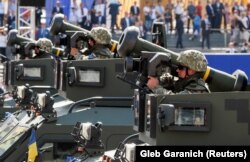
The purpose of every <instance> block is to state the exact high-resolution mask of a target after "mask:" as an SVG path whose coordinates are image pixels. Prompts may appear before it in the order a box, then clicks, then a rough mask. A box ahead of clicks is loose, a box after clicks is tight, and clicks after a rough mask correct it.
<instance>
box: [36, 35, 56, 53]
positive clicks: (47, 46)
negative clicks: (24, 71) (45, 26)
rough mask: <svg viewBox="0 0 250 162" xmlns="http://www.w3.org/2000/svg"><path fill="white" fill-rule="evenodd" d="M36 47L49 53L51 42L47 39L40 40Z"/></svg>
mask: <svg viewBox="0 0 250 162" xmlns="http://www.w3.org/2000/svg"><path fill="white" fill-rule="evenodd" d="M36 45H37V46H38V47H39V48H40V50H42V51H44V52H46V53H51V52H52V46H53V44H52V42H51V40H49V39H47V38H40V39H38V40H37V42H36Z"/></svg>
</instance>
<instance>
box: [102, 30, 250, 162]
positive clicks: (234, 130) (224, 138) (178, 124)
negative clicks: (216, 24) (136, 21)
mask: <svg viewBox="0 0 250 162" xmlns="http://www.w3.org/2000/svg"><path fill="white" fill-rule="evenodd" d="M118 52H119V53H120V54H121V55H123V56H124V57H125V58H124V59H125V65H124V71H125V72H126V73H130V72H132V71H137V72H139V75H138V76H139V77H138V80H137V84H138V85H140V88H137V89H135V90H134V97H133V105H132V108H133V129H134V130H135V131H136V132H137V133H136V134H134V135H131V136H128V137H127V138H126V139H124V140H123V141H122V142H121V143H120V145H118V146H117V149H116V150H112V151H108V152H105V153H104V155H103V157H102V161H103V162H125V161H129V162H134V161H136V156H135V155H136V149H135V148H136V146H218V145H219V146H236V145H237V146H239V145H240V146H249V144H250V143H249V141H250V133H249V132H250V131H249V128H250V127H249V120H248V118H249V109H250V105H249V102H250V85H249V84H248V83H247V81H248V78H247V76H246V75H245V73H244V72H243V71H240V70H237V72H236V73H237V75H236V73H235V74H232V75H230V74H227V73H225V72H222V71H219V70H216V69H213V68H211V67H208V70H207V71H206V72H205V74H203V75H206V77H205V78H204V79H205V80H206V81H207V82H208V84H209V85H210V86H211V87H213V88H212V92H211V93H207V94H172V95H162V94H161V95H160V94H153V93H152V92H150V91H147V90H144V89H147V87H146V82H147V79H145V78H147V76H148V75H153V74H154V75H155V74H156V75H161V73H158V72H159V69H158V68H159V66H161V68H162V67H166V66H169V67H170V68H174V66H173V65H175V64H178V62H177V61H176V58H177V57H178V54H177V53H175V52H173V51H169V50H167V49H164V48H162V47H160V46H157V45H154V44H152V43H150V42H147V41H144V40H142V39H140V38H138V31H137V29H136V28H134V27H129V28H127V29H126V30H125V32H124V33H123V35H122V36H121V38H120V40H119V44H118ZM133 56H137V57H140V59H139V60H138V59H133ZM169 72H170V73H171V70H170V71H169ZM172 74H173V73H172ZM141 78H144V79H141ZM206 78H207V79H206ZM222 78H223V79H222Z"/></svg>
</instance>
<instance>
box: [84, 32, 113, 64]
mask: <svg viewBox="0 0 250 162" xmlns="http://www.w3.org/2000/svg"><path fill="white" fill-rule="evenodd" d="M110 45H111V33H110V32H109V31H108V30H107V29H106V28H103V27H94V28H92V29H91V31H90V38H89V39H88V50H87V51H85V52H84V54H85V55H87V56H84V57H83V59H95V58H99V59H105V58H110V57H112V53H111V51H110V50H109V46H110Z"/></svg>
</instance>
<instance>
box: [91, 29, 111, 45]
mask: <svg viewBox="0 0 250 162" xmlns="http://www.w3.org/2000/svg"><path fill="white" fill-rule="evenodd" d="M90 36H91V37H92V38H93V39H94V40H95V41H96V43H97V44H110V43H111V33H110V32H109V31H108V30H107V29H106V28H103V27H95V28H92V29H91V31H90Z"/></svg>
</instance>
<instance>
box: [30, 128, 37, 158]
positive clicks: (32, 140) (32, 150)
mask: <svg viewBox="0 0 250 162" xmlns="http://www.w3.org/2000/svg"><path fill="white" fill-rule="evenodd" d="M37 155H38V151H37V145H36V131H35V129H34V128H32V130H31V135H30V139H29V150H28V160H27V162H35V160H36V157H37Z"/></svg>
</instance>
